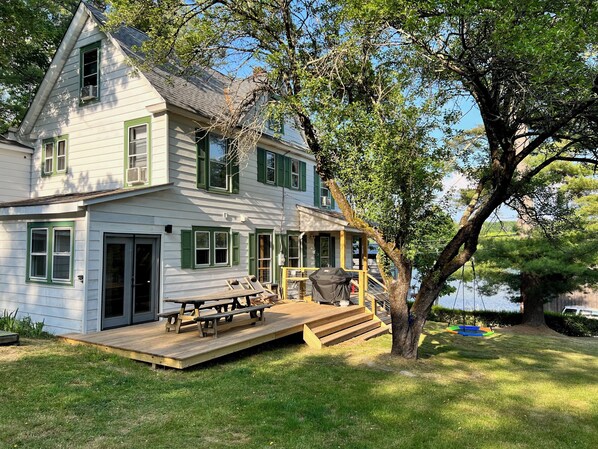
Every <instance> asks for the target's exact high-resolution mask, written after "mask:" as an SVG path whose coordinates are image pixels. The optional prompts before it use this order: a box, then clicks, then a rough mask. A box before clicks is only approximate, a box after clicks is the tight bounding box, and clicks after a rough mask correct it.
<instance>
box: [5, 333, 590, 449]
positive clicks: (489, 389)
mask: <svg viewBox="0 0 598 449" xmlns="http://www.w3.org/2000/svg"><path fill="white" fill-rule="evenodd" d="M299 341H300V338H299V339H297V338H295V337H291V338H288V339H285V340H283V341H279V342H277V343H271V344H267V345H264V346H262V347H260V348H259V349H258V350H256V349H251V350H248V351H245V352H243V353H238V354H236V355H234V356H229V357H225V358H221V359H219V360H217V361H213V362H211V363H208V364H205V365H202V366H201V367H199V368H196V369H192V370H187V371H183V372H181V371H175V370H159V371H153V370H150V369H148V367H147V366H146V365H143V364H140V363H137V362H132V361H129V360H125V359H120V358H118V357H115V356H111V355H107V354H104V353H101V352H99V351H97V350H93V349H90V348H83V347H66V346H65V347H59V348H58V350H57V351H56V352H52V353H42V352H40V353H39V354H38V355H37V356H35V355H32V356H28V357H25V358H21V359H20V360H15V361H13V362H8V363H7V364H3V366H2V367H0V374H2V375H3V376H7V377H6V378H9V377H8V376H10V378H11V379H12V382H11V385H12V387H11V391H10V392H9V394H7V395H2V397H0V410H12V412H11V413H9V414H3V412H1V411H0V418H2V420H3V421H4V422H5V423H6V424H7V426H6V428H7V429H9V431H8V433H5V434H4V436H0V443H1V442H2V441H3V438H4V439H5V442H6V443H7V447H8V446H9V447H13V445H14V444H20V445H24V446H28V447H39V448H44V447H58V445H59V443H60V442H61V441H62V442H64V441H68V442H69V444H70V445H71V446H72V447H84V446H89V447H96V446H94V444H93V442H94V441H96V440H97V439H99V438H101V440H100V444H99V445H97V446H98V447H125V446H126V447H129V448H141V447H147V444H148V443H147V441H148V440H149V441H150V442H151V446H152V447H157V448H160V447H169V446H171V445H172V442H173V441H184V442H185V445H188V446H190V447H195V446H203V445H206V444H209V445H210V447H213V448H221V447H222V448H223V447H248V448H253V447H284V448H289V449H290V448H316V447H327V448H328V447H343V448H380V447H401V448H410V447H412V448H437V447H449V448H452V447H463V448H468V447H476V446H480V444H482V445H483V444H486V446H487V447H490V446H492V447H501V448H511V447H546V448H555V449H556V448H567V447H576V448H583V447H588V448H589V447H592V441H593V438H595V437H594V433H593V432H594V429H595V424H596V416H595V411H592V408H591V407H587V408H584V407H578V408H577V409H572V410H568V409H567V405H568V403H567V399H568V398H564V400H563V403H564V406H563V407H562V408H560V409H559V407H557V406H555V405H554V404H553V403H552V402H551V401H547V400H546V398H544V402H542V401H541V400H538V398H537V397H536V395H534V394H531V393H530V392H528V391H527V390H526V388H527V386H531V387H532V388H543V387H538V383H539V382H542V380H543V379H545V380H546V382H547V383H549V384H550V385H552V387H553V388H554V389H556V390H557V391H559V392H563V391H567V386H573V385H572V384H571V383H570V382H574V383H578V382H579V383H581V382H586V383H588V385H595V384H596V382H597V381H598V379H597V375H596V374H595V372H596V371H595V370H594V372H592V370H591V369H588V366H587V365H584V362H583V360H577V359H569V358H568V357H566V354H565V355H564V357H565V358H567V360H564V361H563V360H562V357H563V353H562V352H558V351H556V350H554V349H551V348H548V350H546V351H543V350H539V349H538V347H540V348H542V344H541V343H534V344H535V346H533V347H521V345H522V343H523V342H524V341H526V342H528V344H529V341H528V340H520V339H518V338H517V337H516V336H510V335H509V336H499V337H496V338H493V339H487V340H483V341H479V340H476V341H469V340H464V339H461V340H457V339H453V338H452V336H450V335H445V334H444V333H437V332H429V333H428V335H427V336H426V340H425V341H424V343H423V345H422V356H423V357H422V358H423V360H421V361H419V362H404V361H398V362H397V361H396V359H392V358H391V357H390V356H389V355H388V352H387V350H388V351H389V349H390V347H389V346H388V345H389V343H390V338H388V337H384V339H381V340H377V341H374V342H367V343H363V344H361V345H355V346H347V347H341V348H334V349H331V350H324V351H321V352H315V351H310V350H306V349H303V348H297V343H298V342H299ZM532 341H533V340H532ZM536 346H537V347H536ZM505 348H506V349H505ZM380 351H384V353H381V352H380ZM370 353H371V357H370V358H369V359H368V358H367V357H369V355H370ZM484 354H487V355H491V356H492V357H484V356H483V355H484ZM364 355H365V356H366V358H365V359H364V358H361V359H359V358H358V359H357V360H355V359H353V358H352V357H355V356H364ZM559 355H560V358H559ZM588 356H591V354H588ZM372 362H373V363H372ZM593 363H596V361H595V358H594V362H593ZM406 372H409V373H410V374H409V375H406ZM480 373H482V375H480ZM485 373H488V374H487V375H485ZM490 374H492V375H490ZM575 377H576V378H577V379H576V378H575ZM25 385H26V388H22V387H19V386H25ZM548 398H550V396H548ZM580 400H581V401H582V402H583V400H584V398H582V399H580V398H576V399H574V400H573V401H572V402H571V405H576V404H578V403H579V401H580ZM125 422H126V426H123V423H125ZM26 423H28V424H26ZM31 428H34V429H36V432H33V433H32V432H31V431H30V429H31ZM38 434H39V436H38ZM555 435H557V436H558V438H555ZM574 441H575V444H573V443H574ZM9 443H10V444H9ZM0 446H2V444H0Z"/></svg>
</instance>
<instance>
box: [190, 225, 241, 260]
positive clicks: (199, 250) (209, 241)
mask: <svg viewBox="0 0 598 449" xmlns="http://www.w3.org/2000/svg"><path fill="white" fill-rule="evenodd" d="M182 232H183V235H184V233H185V232H189V231H182ZM192 232H193V240H192V242H193V246H192V248H190V249H191V250H192V251H193V262H192V265H191V266H189V265H188V264H187V263H186V262H182V263H181V266H183V268H207V267H218V266H230V265H238V261H237V262H235V260H236V259H238V256H239V255H238V240H239V237H238V234H237V233H234V232H233V233H232V234H233V237H234V236H235V234H236V241H237V248H236V256H235V248H234V247H232V248H231V232H230V229H229V228H204V227H198V226H193V228H192ZM183 240H184V237H181V244H182V248H181V251H182V256H183V257H182V258H183V259H186V257H185V256H184V252H185V251H186V249H185V245H184V242H183ZM231 257H232V258H233V263H232V264H231ZM235 257H236V259H235Z"/></svg>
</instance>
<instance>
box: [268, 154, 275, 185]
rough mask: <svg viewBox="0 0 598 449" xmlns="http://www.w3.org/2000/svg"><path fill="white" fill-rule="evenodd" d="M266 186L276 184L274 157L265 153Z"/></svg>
mask: <svg viewBox="0 0 598 449" xmlns="http://www.w3.org/2000/svg"><path fill="white" fill-rule="evenodd" d="M266 184H276V155H275V154H274V153H272V152H271V151H266Z"/></svg>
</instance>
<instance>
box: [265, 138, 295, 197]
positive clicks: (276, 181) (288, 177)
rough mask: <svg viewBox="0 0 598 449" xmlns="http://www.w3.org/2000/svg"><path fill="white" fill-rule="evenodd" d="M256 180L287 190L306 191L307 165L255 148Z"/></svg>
mask: <svg viewBox="0 0 598 449" xmlns="http://www.w3.org/2000/svg"><path fill="white" fill-rule="evenodd" d="M257 180H258V181H259V182H262V183H264V184H269V185H272V186H279V187H286V188H287V189H293V190H299V191H301V192H305V191H306V190H307V164H306V163H305V162H303V161H300V160H299V159H293V158H290V157H288V156H285V155H283V154H278V153H274V152H273V151H268V150H265V149H264V148H260V147H258V148H257Z"/></svg>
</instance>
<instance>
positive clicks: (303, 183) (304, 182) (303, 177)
mask: <svg viewBox="0 0 598 449" xmlns="http://www.w3.org/2000/svg"><path fill="white" fill-rule="evenodd" d="M299 170H300V174H301V186H300V190H301V191H302V192H305V191H306V190H307V164H306V163H305V162H301V164H300V166H299Z"/></svg>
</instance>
